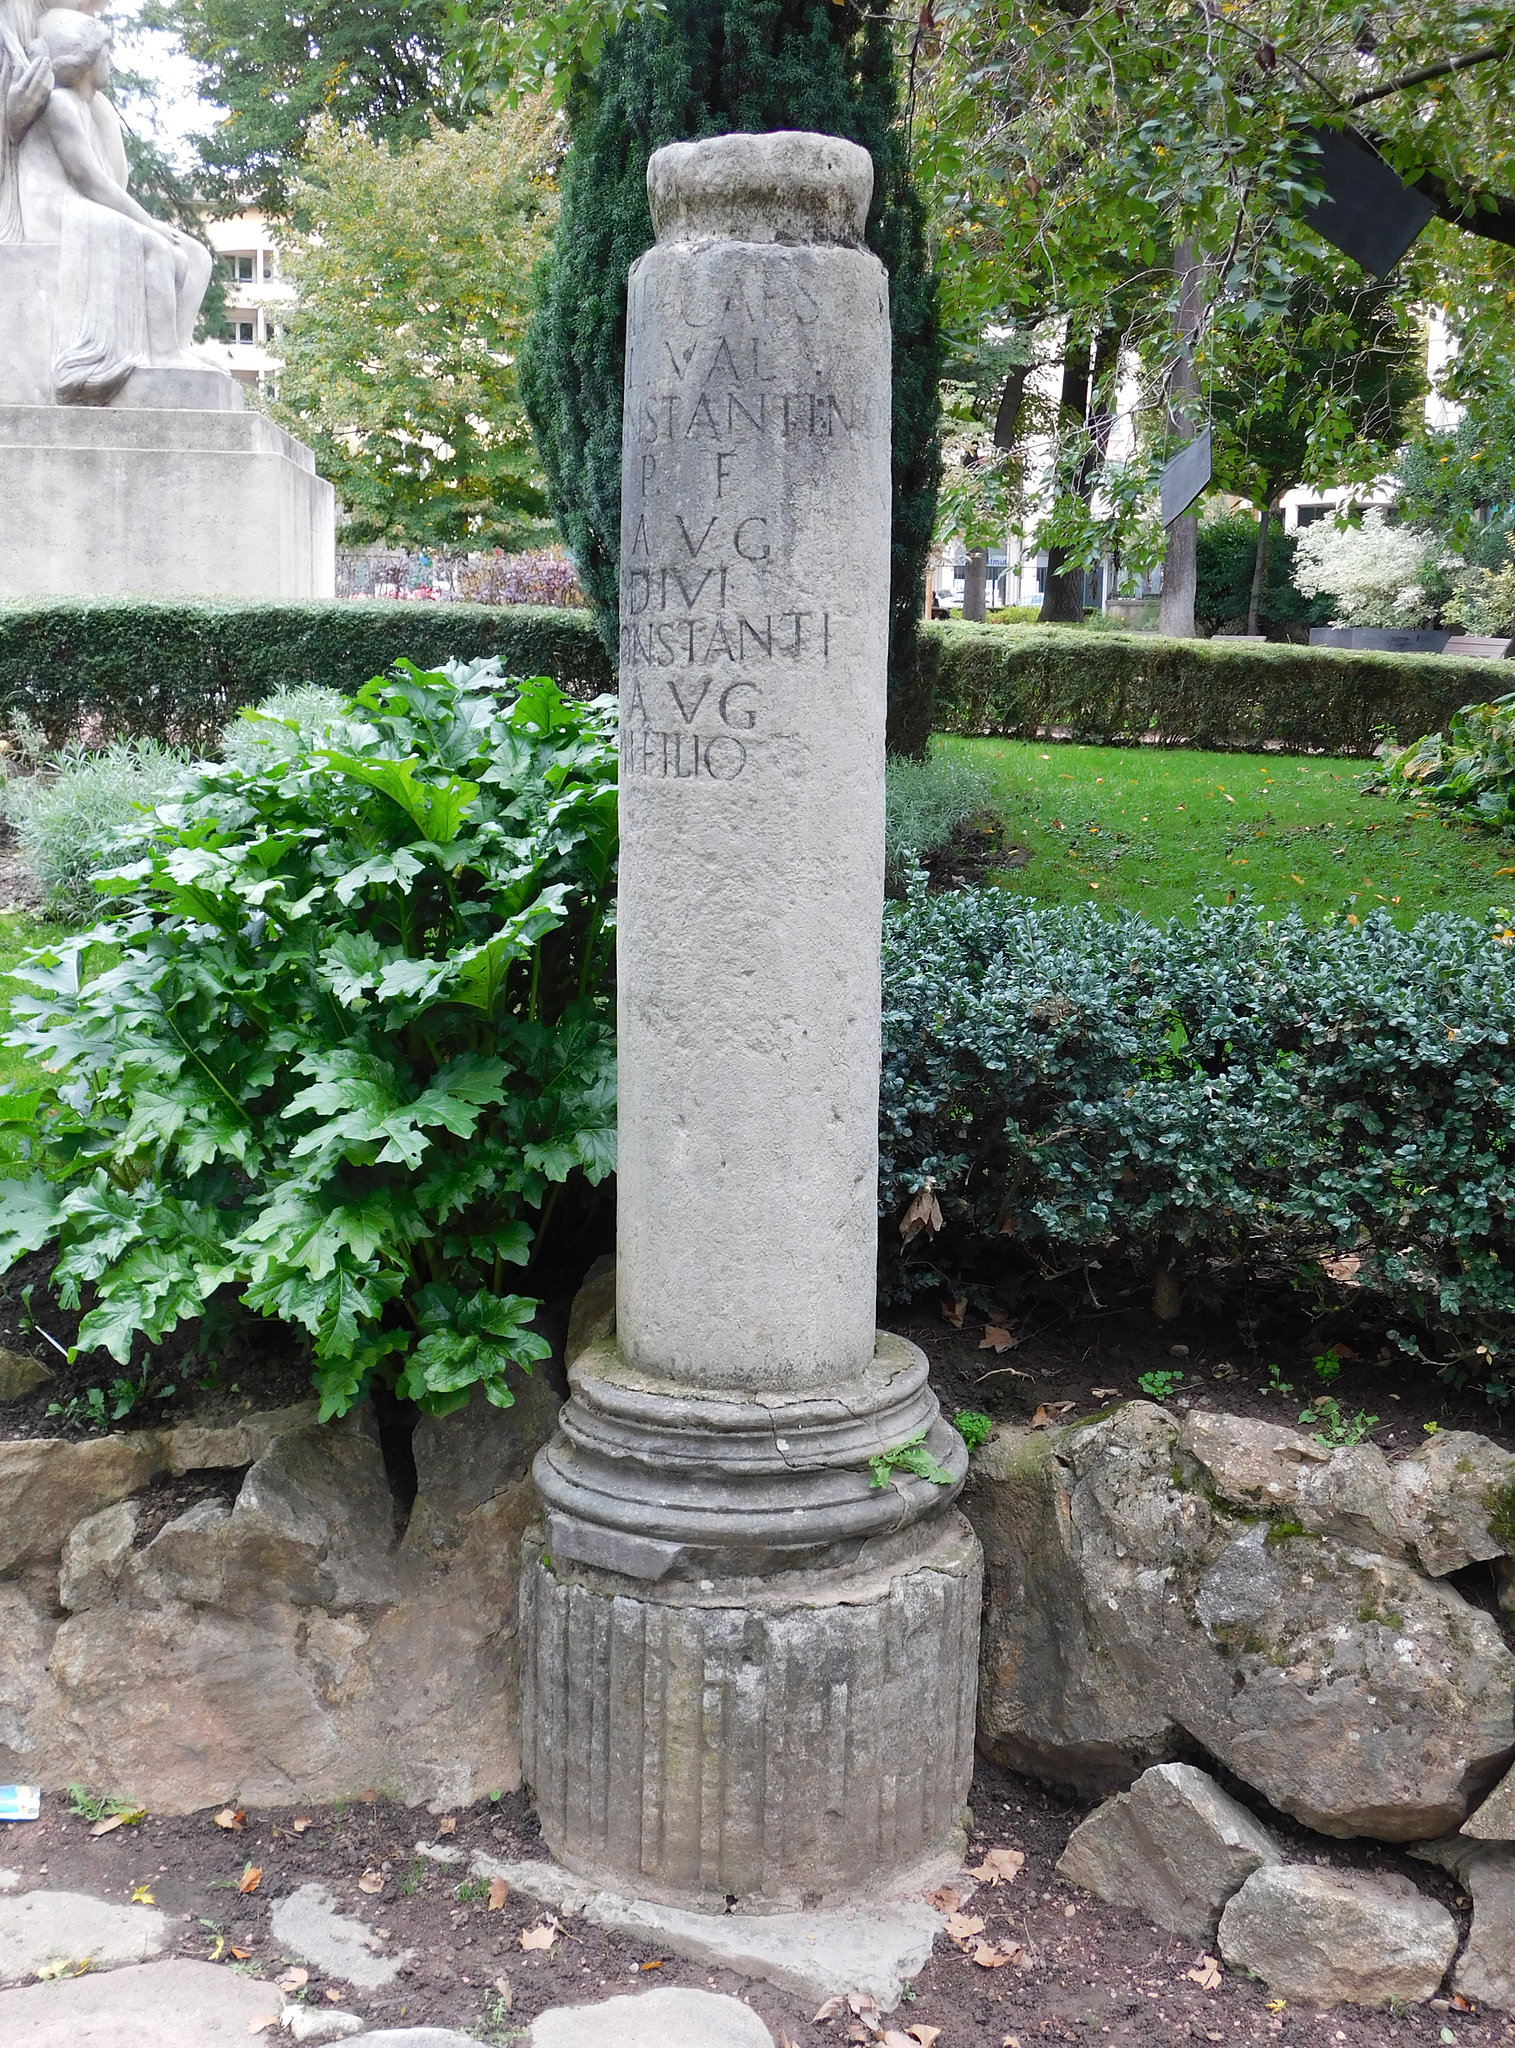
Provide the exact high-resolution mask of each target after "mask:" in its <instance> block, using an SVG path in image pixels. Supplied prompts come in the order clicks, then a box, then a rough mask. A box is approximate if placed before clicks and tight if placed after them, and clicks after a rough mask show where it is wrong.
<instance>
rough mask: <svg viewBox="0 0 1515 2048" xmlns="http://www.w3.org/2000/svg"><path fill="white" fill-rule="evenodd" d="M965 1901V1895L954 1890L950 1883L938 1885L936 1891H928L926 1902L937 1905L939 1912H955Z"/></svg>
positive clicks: (929, 1904)
mask: <svg viewBox="0 0 1515 2048" xmlns="http://www.w3.org/2000/svg"><path fill="white" fill-rule="evenodd" d="M962 1903H963V1895H962V1893H961V1892H959V1891H954V1890H953V1888H952V1886H951V1885H950V1884H943V1885H938V1886H937V1888H936V1890H935V1891H934V1892H927V1894H926V1904H927V1905H928V1906H935V1908H936V1910H937V1911H938V1913H955V1912H956V1911H957V1909H958V1907H959V1906H960V1905H961V1904H962Z"/></svg>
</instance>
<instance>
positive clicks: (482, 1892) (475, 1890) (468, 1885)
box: [453, 1877, 489, 1906]
mask: <svg viewBox="0 0 1515 2048" xmlns="http://www.w3.org/2000/svg"><path fill="white" fill-rule="evenodd" d="M453 1897H454V1898H455V1899H456V1900H457V1902H458V1904H459V1905H460V1906H467V1905H471V1904H472V1903H473V1901H474V1900H475V1899H487V1898H488V1897H489V1886H488V1885H487V1884H485V1883H484V1881H483V1879H482V1878H477V1877H465V1878H464V1880H463V1882H462V1883H461V1884H460V1885H459V1886H458V1888H457V1890H456V1891H455V1892H454V1893H453Z"/></svg>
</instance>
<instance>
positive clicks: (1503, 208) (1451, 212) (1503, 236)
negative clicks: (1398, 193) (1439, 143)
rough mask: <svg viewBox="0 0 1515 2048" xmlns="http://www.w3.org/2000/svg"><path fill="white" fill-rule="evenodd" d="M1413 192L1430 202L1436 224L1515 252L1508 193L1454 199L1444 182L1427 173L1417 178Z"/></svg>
mask: <svg viewBox="0 0 1515 2048" xmlns="http://www.w3.org/2000/svg"><path fill="white" fill-rule="evenodd" d="M1415 190H1416V191H1417V192H1423V193H1424V194H1425V196H1426V198H1427V199H1429V200H1430V202H1431V204H1432V205H1433V206H1434V207H1435V209H1436V215H1437V218H1438V219H1439V220H1445V221H1450V222H1451V224H1452V226H1453V227H1454V228H1461V229H1462V231H1463V232H1464V234H1469V235H1482V236H1483V238H1484V240H1485V241H1489V242H1500V243H1503V245H1504V247H1505V248H1507V249H1515V199H1512V198H1511V197H1510V196H1509V195H1508V194H1507V193H1504V192H1469V193H1468V194H1467V195H1466V196H1465V197H1464V198H1461V199H1454V198H1453V196H1452V192H1451V189H1450V187H1449V186H1448V184H1447V181H1446V180H1445V178H1443V177H1441V176H1439V175H1438V173H1437V172H1435V171H1426V172H1425V173H1424V174H1423V175H1422V176H1421V177H1419V178H1417V179H1416V180H1415Z"/></svg>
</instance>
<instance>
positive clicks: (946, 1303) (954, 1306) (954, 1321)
mask: <svg viewBox="0 0 1515 2048" xmlns="http://www.w3.org/2000/svg"><path fill="white" fill-rule="evenodd" d="M967 1313H968V1297H967V1295H966V1294H959V1295H955V1296H953V1297H952V1298H951V1299H950V1300H947V1299H944V1300H943V1302H942V1321H943V1322H944V1323H950V1324H951V1325H952V1327H953V1329H954V1330H960V1329H961V1328H962V1327H963V1317H964V1316H965V1315H966V1314H967Z"/></svg>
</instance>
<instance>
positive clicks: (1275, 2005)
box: [1263, 1998, 1288, 2012]
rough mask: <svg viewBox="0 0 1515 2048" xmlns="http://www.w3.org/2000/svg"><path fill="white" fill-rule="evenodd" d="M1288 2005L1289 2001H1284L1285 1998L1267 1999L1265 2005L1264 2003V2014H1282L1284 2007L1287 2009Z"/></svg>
mask: <svg viewBox="0 0 1515 2048" xmlns="http://www.w3.org/2000/svg"><path fill="white" fill-rule="evenodd" d="M1287 2003H1288V2001H1287V1999H1283V1998H1269V1999H1266V2000H1265V2001H1264V2003H1263V2011H1264V2012H1282V2011H1283V2009H1284V2007H1285V2005H1286V2004H1287Z"/></svg>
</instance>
